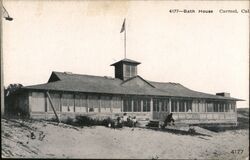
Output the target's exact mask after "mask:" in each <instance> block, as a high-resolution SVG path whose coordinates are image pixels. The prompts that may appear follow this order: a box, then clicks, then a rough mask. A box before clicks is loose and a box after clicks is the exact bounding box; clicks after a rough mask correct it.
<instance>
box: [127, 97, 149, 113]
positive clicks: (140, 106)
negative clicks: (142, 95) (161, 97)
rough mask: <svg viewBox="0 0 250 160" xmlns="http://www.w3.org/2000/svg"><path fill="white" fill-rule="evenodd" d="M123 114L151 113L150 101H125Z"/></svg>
mask: <svg viewBox="0 0 250 160" xmlns="http://www.w3.org/2000/svg"><path fill="white" fill-rule="evenodd" d="M132 106H133V107H132ZM123 112H150V99H134V100H132V99H124V100H123Z"/></svg>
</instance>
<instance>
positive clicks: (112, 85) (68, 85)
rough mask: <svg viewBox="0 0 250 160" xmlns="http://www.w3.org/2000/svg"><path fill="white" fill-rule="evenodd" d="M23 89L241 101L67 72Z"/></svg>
mask: <svg viewBox="0 0 250 160" xmlns="http://www.w3.org/2000/svg"><path fill="white" fill-rule="evenodd" d="M126 83H127V84H126ZM23 89H35V90H45V91H69V92H85V93H106V94H123V95H149V96H169V97H187V98H203V99H216V100H235V101H239V100H240V99H236V98H232V97H223V96H217V95H212V94H207V93H202V92H197V91H193V90H190V89H188V88H186V87H184V86H183V85H181V84H179V83H162V82H153V81H147V80H144V79H143V78H141V77H140V76H135V77H133V78H130V79H129V80H126V81H122V80H120V79H118V78H111V77H106V76H104V77H101V76H92V75H80V74H72V73H67V72H52V74H51V76H50V79H49V82H48V83H45V84H38V85H32V86H26V87H23Z"/></svg>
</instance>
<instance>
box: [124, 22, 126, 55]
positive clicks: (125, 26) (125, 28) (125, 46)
mask: <svg viewBox="0 0 250 160" xmlns="http://www.w3.org/2000/svg"><path fill="white" fill-rule="evenodd" d="M124 29H125V30H124V57H125V58H126V22H125V28H124Z"/></svg>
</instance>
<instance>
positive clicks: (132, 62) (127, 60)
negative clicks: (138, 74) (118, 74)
mask: <svg viewBox="0 0 250 160" xmlns="http://www.w3.org/2000/svg"><path fill="white" fill-rule="evenodd" d="M119 63H130V64H136V65H138V64H141V63H140V62H137V61H134V60H131V59H127V58H124V59H122V60H120V61H118V62H115V63H113V64H111V65H110V66H115V65H117V64H119Z"/></svg>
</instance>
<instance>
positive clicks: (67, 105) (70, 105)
mask: <svg viewBox="0 0 250 160" xmlns="http://www.w3.org/2000/svg"><path fill="white" fill-rule="evenodd" d="M62 112H74V97H73V94H63V95H62Z"/></svg>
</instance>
